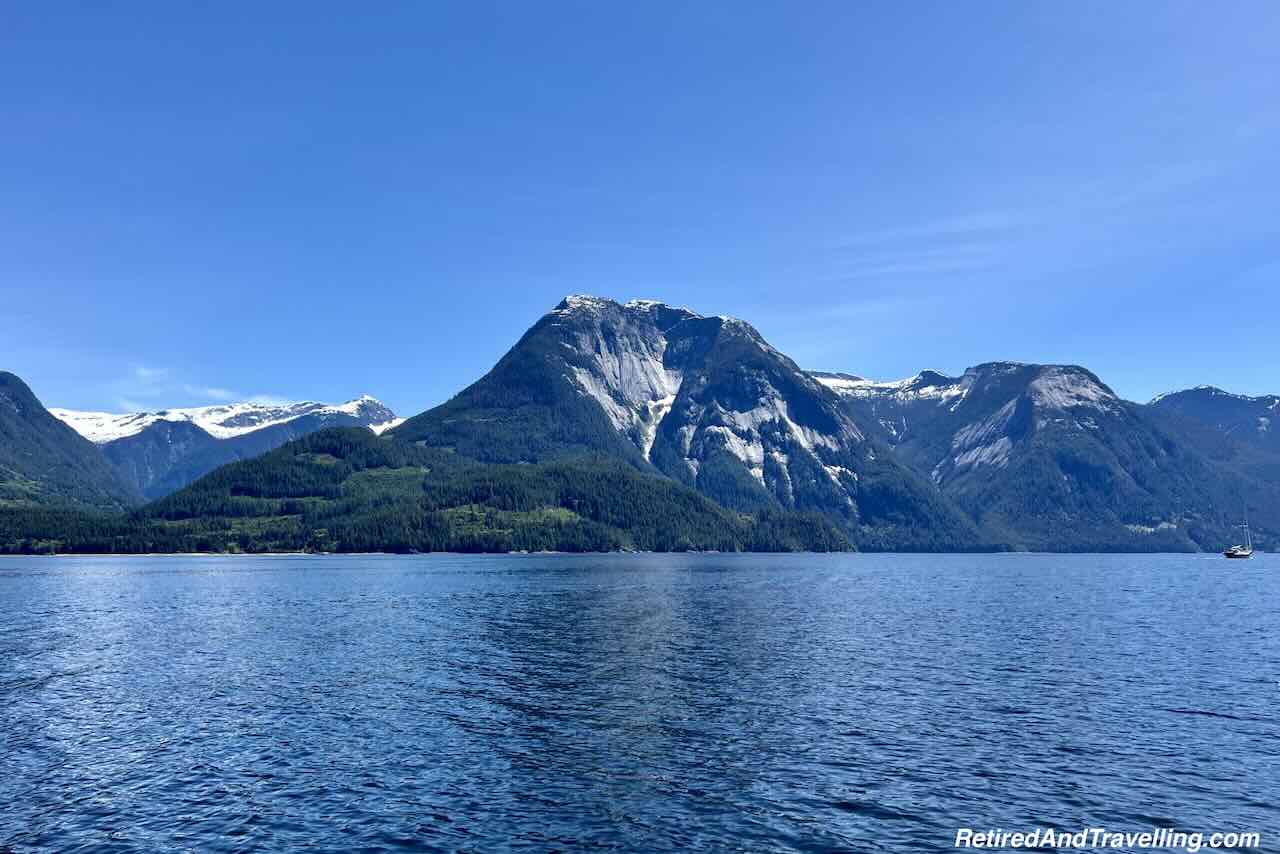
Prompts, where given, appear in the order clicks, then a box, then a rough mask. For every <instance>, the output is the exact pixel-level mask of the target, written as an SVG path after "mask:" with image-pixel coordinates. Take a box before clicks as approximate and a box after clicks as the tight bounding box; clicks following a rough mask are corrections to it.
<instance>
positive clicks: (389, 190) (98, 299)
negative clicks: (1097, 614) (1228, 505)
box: [0, 2, 1280, 414]
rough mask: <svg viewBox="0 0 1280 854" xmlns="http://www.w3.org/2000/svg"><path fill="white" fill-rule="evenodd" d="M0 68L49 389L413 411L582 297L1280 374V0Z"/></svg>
mask: <svg viewBox="0 0 1280 854" xmlns="http://www.w3.org/2000/svg"><path fill="white" fill-rule="evenodd" d="M0 75H2V76H3V79H4V80H6V81H7V84H8V85H6V86H4V87H0V109H2V111H3V115H4V117H5V119H4V126H5V130H4V133H3V134H0V298H2V299H3V303H4V305H5V306H6V309H7V311H6V318H5V322H4V334H3V336H0V368H4V369H7V370H11V371H13V372H15V373H17V374H18V375H20V376H22V377H24V378H25V379H27V380H28V381H29V382H30V383H31V385H32V386H33V388H34V389H35V391H36V392H37V394H39V395H40V396H41V397H42V398H43V399H44V400H45V402H46V403H48V404H49V405H59V406H73V407H81V408H106V409H120V408H122V407H135V406H136V407H147V408H158V407H163V406H179V405H195V404H200V403H209V402H216V401H218V400H220V399H225V398H247V397H253V396H260V397H271V398H287V399H321V400H340V399H347V398H350V397H353V396H355V395H356V394H359V393H361V392H369V393H371V394H374V395H376V396H378V397H381V398H382V399H383V400H385V401H386V402H388V403H389V404H390V405H391V406H392V407H393V408H395V409H396V410H397V411H399V412H401V413H404V414H410V413H413V412H417V411H420V410H422V409H424V408H426V407H428V406H430V405H433V404H435V403H438V402H440V401H442V400H444V399H446V398H447V397H448V396H449V395H451V394H452V393H453V392H455V391H456V390H458V389H459V388H461V387H462V386H464V385H465V384H467V383H468V382H470V381H472V380H474V379H475V378H477V377H478V376H480V375H481V374H482V373H483V372H484V371H485V370H487V369H488V368H489V367H490V366H491V365H492V363H493V362H494V361H495V360H496V359H497V358H498V357H500V356H501V355H502V353H503V352H504V351H505V350H506V349H507V348H508V347H509V346H510V345H511V344H512V343H514V341H515V340H516V338H517V337H518V336H519V335H520V333H521V332H523V331H524V329H525V328H527V327H528V326H529V325H530V324H532V323H533V322H534V321H535V320H536V319H537V318H538V317H539V316H540V315H541V314H542V313H543V312H545V311H547V310H548V309H550V308H551V307H552V306H553V305H554V304H555V303H556V302H557V301H558V300H559V299H560V298H561V297H562V296H563V295H565V294H568V293H577V292H586V293H596V294H601V295H605V296H614V297H617V298H620V299H627V298H632V297H650V298H657V299H664V300H667V301H670V302H674V303H678V304H682V305H688V306H690V307H691V308H694V309H696V310H699V311H702V312H704V313H708V314H731V315H736V316H740V317H743V318H745V319H747V320H749V321H751V322H752V323H754V324H755V325H756V326H757V327H758V328H759V329H760V330H761V332H762V333H764V335H765V336H766V337H767V338H768V339H770V341H771V342H772V343H774V344H775V345H776V346H777V347H779V348H780V349H782V350H783V351H784V352H787V353H789V354H790V355H792V356H793V357H794V358H795V359H796V360H797V361H799V362H800V363H801V364H802V365H804V366H806V367H813V368H822V369H828V370H843V371H850V372H855V373H860V374H864V375H868V376H873V377H878V378H897V377H901V376H907V375H910V374H913V373H915V372H916V371H918V370H920V369H922V368H935V369H938V370H942V371H944V372H947V373H958V372H960V371H961V370H963V369H964V368H965V367H966V366H968V365H970V364H974V363H977V362H982V361H988V360H994V359H1017V360H1023V361H1061V362H1074V363H1080V364H1084V365H1086V366H1088V367H1090V368H1092V369H1093V370H1095V371H1096V372H1097V373H1099V374H1100V375H1101V376H1102V378H1103V379H1104V380H1106V381H1108V382H1109V383H1110V384H1111V385H1112V386H1113V387H1115V388H1116V389H1117V391H1119V392H1120V393H1122V394H1124V395H1125V396H1127V397H1130V398H1133V399H1143V400H1145V399H1147V398H1149V397H1150V396H1152V395H1153V394H1155V393H1157V392H1160V391H1164V390H1167V389H1170V388H1174V387H1182V386H1190V385H1196V384H1201V383H1212V384H1216V385H1220V386H1223V387H1226V388H1229V389H1231V390H1235V391H1239V392H1245V393H1264V392H1280V340H1278V336H1277V327H1278V323H1280V177H1278V176H1280V5H1277V4H1275V3H1271V2H1257V3H1250V2H1233V3H1226V4H1209V3H1201V2H1195V3H1169V2H1160V3H1139V2H1131V3H1113V2H1105V3H1103V2H1099V3H1090V2H1073V3H1022V2H1009V3H988V2H970V3H943V2H937V3H926V2H920V3H915V4H902V3H896V2H894V3H846V2H834V3H824V2H808V3H801V4H797V3H782V2H779V3H743V2H733V3H712V2H699V3H689V4H686V3H680V4H665V3H659V2H654V3H639V4H621V3H590V2H586V3H554V2H548V3H536V4H535V3H515V2H508V3H481V2H468V3H457V4H452V3H385V4H374V5H367V4H366V5H365V6H360V7H358V6H353V5H351V4H325V3H314V2H309V3H306V4H302V3H298V4H289V3H272V4H248V3H246V4H232V3H226V4H209V5H208V6H207V7H205V8H200V9H197V8H194V7H191V6H190V4H172V3H155V4H145V3H132V4H130V3H126V4H111V6H110V8H106V7H105V5H104V7H103V8H100V9H97V10H91V11H85V10H84V9H75V8H74V7H73V6H71V5H67V6H65V7H60V6H59V4H56V3H52V2H51V3H36V4H27V5H26V6H25V7H13V8H10V9H9V10H7V12H6V23H5V27H4V28H3V32H2V33H0Z"/></svg>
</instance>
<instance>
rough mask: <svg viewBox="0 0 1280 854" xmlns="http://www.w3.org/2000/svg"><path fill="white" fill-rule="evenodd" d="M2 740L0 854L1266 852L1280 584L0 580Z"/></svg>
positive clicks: (341, 562)
mask: <svg viewBox="0 0 1280 854" xmlns="http://www.w3.org/2000/svg"><path fill="white" fill-rule="evenodd" d="M0 739H2V740H3V742H2V746H0V805H3V806H0V850H3V849H4V848H5V847H6V846H8V847H9V848H12V849H15V850H19V851H22V850H37V849H41V850H57V851H74V850H94V851H98V850H118V851H154V850H175V849H177V850H181V849H189V850H193V851H218V850H227V851H230V850H263V849H267V850H272V849H274V850H292V849H297V848H303V847H306V848H309V849H310V850H322V851H323V850H330V851H350V850H393V849H401V848H404V849H414V850H459V849H460V850H471V851H491V850H495V849H508V848H523V849H530V850H547V849H580V848H612V849H621V850H672V849H693V850H742V851H766V850H803V851H829V850H857V851H876V850H885V851H912V850H940V851H941V850H951V845H952V842H953V840H954V835H955V831H956V828H957V827H959V826H978V827H1004V828H1006V829H1015V828H1023V827H1035V826H1039V825H1054V826H1057V827H1059V828H1077V827H1080V826H1097V825H1102V826H1107V827H1110V828H1115V829H1127V830H1145V829H1148V828H1150V827H1151V826H1153V825H1177V826H1180V827H1183V828H1186V829H1190V830H1205V831H1210V830H1223V829H1250V830H1258V831H1262V832H1264V845H1266V846H1267V847H1269V849H1270V850H1280V835H1277V834H1278V833H1280V811H1278V808H1277V802H1278V801H1280V558H1277V557H1274V556H1266V555H1264V556H1261V557H1260V558H1258V559H1255V560H1254V561H1252V562H1250V563H1248V564H1244V565H1236V564H1228V563H1226V562H1225V561H1223V560H1221V559H1218V558H1216V557H1210V556H1185V557H1175V556H1108V557H1098V556H1073V557H1056V556H1027V555H998V556H994V555H985V556H963V557H962V556H940V557H939V556H905V555H886V556H866V555H846V556H834V557H815V556H788V557H777V556H760V555H756V556H706V555H703V556H659V555H635V556H589V557H588V556H583V557H568V556H548V557H541V556H527V557H454V556H428V557H404V558H399V557H313V558H304V557H263V558H238V557H228V558H199V557H197V558H129V559H117V558H84V559H71V558H52V559H50V558H44V559H21V558H6V559H0Z"/></svg>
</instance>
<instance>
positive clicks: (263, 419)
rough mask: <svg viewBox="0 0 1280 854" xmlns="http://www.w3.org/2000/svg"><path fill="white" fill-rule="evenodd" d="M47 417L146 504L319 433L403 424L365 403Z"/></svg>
mask: <svg viewBox="0 0 1280 854" xmlns="http://www.w3.org/2000/svg"><path fill="white" fill-rule="evenodd" d="M49 411H50V412H51V413H52V414H53V415H54V416H56V417H57V418H59V419H61V420H62V421H63V422H65V423H66V424H67V425H69V426H70V427H71V428H73V429H74V430H75V431H76V432H78V433H79V434H80V435H81V436H83V437H84V438H86V439H88V440H89V441H91V442H93V443H95V444H96V445H98V447H100V448H101V449H102V452H103V454H104V455H105V456H106V458H107V460H108V461H109V462H110V463H111V465H112V467H113V468H114V469H115V471H116V474H117V475H118V476H119V478H120V479H121V480H122V481H123V482H124V483H125V484H127V485H128V487H129V488H130V489H132V490H133V491H135V492H137V493H138V494H140V495H142V496H144V497H146V498H160V497H162V496H164V495H168V494H169V493H171V492H174V491H176V490H178V489H181V488H182V487H184V486H186V485H187V484H189V483H191V482H193V481H195V480H196V479H197V478H199V477H200V476H202V475H205V474H208V473H209V472H211V471H213V470H214V469H216V468H218V467H219V466H222V465H226V464H227V463H231V462H235V461H237V460H244V459H249V458H251V457H256V456H259V455H261V454H264V453H266V452H267V451H270V450H272V449H274V448H278V447H280V446H281V445H283V444H284V443H285V442H288V441H290V440H292V439H298V438H301V437H302V436H305V435H307V434H309V433H314V432H315V431H316V430H322V429H324V428H326V427H368V428H369V429H371V430H373V431H374V432H375V433H381V432H382V431H384V430H386V429H388V428H390V427H394V426H395V425H396V424H399V423H400V421H401V420H402V419H398V418H396V416H395V413H393V412H392V411H391V410H390V409H388V408H387V407H386V406H385V405H384V404H382V403H381V402H380V401H378V400H376V399H375V398H372V397H370V396H368V395H363V396H361V397H358V398H356V399H355V400H350V401H348V402H346V403H341V404H327V403H314V402H304V403H286V404H259V403H231V404H224V405H218V406H204V407H198V408H192V409H162V410H159V411H156V412H131V413H125V414H114V413H109V412H82V411H78V410H74V409H56V408H55V409H50V410H49Z"/></svg>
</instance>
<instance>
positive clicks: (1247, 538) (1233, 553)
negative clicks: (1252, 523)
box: [1222, 509, 1253, 560]
mask: <svg viewBox="0 0 1280 854" xmlns="http://www.w3.org/2000/svg"><path fill="white" fill-rule="evenodd" d="M1240 527H1241V528H1244V545H1235V546H1231V547H1229V548H1227V549H1226V550H1225V551H1223V553H1222V556H1223V557H1225V558H1232V559H1235V560H1247V559H1249V558H1251V557H1253V535H1252V534H1250V533H1249V511H1248V510H1247V509H1246V510H1245V513H1244V524H1243V525H1241V526H1240Z"/></svg>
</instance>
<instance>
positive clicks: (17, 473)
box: [0, 371, 139, 510]
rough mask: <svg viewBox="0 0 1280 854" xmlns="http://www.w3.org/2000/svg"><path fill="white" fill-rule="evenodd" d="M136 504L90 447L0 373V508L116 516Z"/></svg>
mask: <svg viewBox="0 0 1280 854" xmlns="http://www.w3.org/2000/svg"><path fill="white" fill-rule="evenodd" d="M138 500H139V496H138V495H137V493H136V492H135V491H134V490H132V489H131V488H130V487H128V486H127V485H126V484H124V483H123V482H122V481H121V480H120V479H119V478H118V477H117V476H116V474H115V472H114V471H113V470H112V468H111V465H110V464H109V463H108V462H107V460H106V458H105V457H103V455H102V453H101V451H99V450H98V449H97V448H96V447H95V446H94V445H93V443H92V442H90V441H89V440H87V439H85V438H84V437H82V436H81V435H79V434H78V433H76V432H75V431H74V430H72V429H71V428H70V427H68V426H67V425H66V424H63V423H62V422H61V421H59V420H58V419H57V418H55V417H54V416H53V415H52V414H50V413H49V411H48V410H47V409H45V408H44V406H43V405H42V404H41V403H40V401H39V400H38V399H36V396H35V395H34V394H32V393H31V389H29V388H28V387H27V385H26V383H24V382H23V381H22V380H21V379H19V378H18V377H16V376H14V375H13V374H11V373H7V372H5V371H0V507H8V508H14V507H37V506H59V507H78V508H98V509H102V510H119V509H122V508H124V507H128V506H131V505H134V504H137V503H138Z"/></svg>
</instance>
